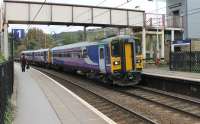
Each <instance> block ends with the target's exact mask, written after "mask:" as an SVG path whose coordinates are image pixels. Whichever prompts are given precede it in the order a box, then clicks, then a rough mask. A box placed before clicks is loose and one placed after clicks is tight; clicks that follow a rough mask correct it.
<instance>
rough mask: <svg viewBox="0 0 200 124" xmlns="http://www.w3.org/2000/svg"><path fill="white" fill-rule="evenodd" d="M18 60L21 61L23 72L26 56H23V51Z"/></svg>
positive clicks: (23, 70)
mask: <svg viewBox="0 0 200 124" xmlns="http://www.w3.org/2000/svg"><path fill="white" fill-rule="evenodd" d="M20 62H21V68H22V72H25V70H26V57H25V55H24V53H22V55H21V57H20Z"/></svg>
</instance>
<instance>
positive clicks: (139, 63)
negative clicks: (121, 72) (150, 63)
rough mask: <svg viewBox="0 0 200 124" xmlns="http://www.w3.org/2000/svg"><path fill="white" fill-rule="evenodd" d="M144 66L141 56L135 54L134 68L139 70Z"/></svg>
mask: <svg viewBox="0 0 200 124" xmlns="http://www.w3.org/2000/svg"><path fill="white" fill-rule="evenodd" d="M143 68H144V62H143V56H142V55H137V56H136V70H137V71H141V70H142V69H143Z"/></svg>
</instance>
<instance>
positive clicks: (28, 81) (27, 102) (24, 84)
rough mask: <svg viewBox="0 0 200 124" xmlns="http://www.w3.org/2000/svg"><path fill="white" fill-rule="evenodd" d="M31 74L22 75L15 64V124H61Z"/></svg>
mask: <svg viewBox="0 0 200 124" xmlns="http://www.w3.org/2000/svg"><path fill="white" fill-rule="evenodd" d="M35 82H36V80H35V79H33V78H32V77H31V75H30V73H29V72H26V73H22V72H21V68H20V66H19V65H18V64H15V83H16V84H17V86H16V88H17V96H16V97H17V99H16V100H17V101H16V117H15V119H14V124H61V123H60V120H59V119H58V117H57V115H56V113H55V112H54V110H53V109H52V107H51V105H50V104H49V101H48V99H47V98H46V96H45V95H44V93H43V92H42V90H41V89H40V87H39V86H38V85H37V84H36V83H35Z"/></svg>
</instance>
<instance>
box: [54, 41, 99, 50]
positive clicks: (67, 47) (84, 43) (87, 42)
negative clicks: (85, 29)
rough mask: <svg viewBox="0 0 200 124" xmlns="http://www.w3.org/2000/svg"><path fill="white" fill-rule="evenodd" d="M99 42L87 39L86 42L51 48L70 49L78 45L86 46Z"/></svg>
mask: <svg viewBox="0 0 200 124" xmlns="http://www.w3.org/2000/svg"><path fill="white" fill-rule="evenodd" d="M97 44H98V42H89V41H85V42H79V43H73V44H69V45H64V46H58V47H54V48H52V49H51V50H59V49H69V48H77V47H86V46H91V45H97Z"/></svg>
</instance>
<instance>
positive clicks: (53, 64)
mask: <svg viewBox="0 0 200 124" xmlns="http://www.w3.org/2000/svg"><path fill="white" fill-rule="evenodd" d="M138 51H140V50H139V45H138V39H137V38H135V37H134V36H129V35H118V36H114V37H110V38H106V39H103V40H100V41H97V42H87V41H84V42H79V43H74V44H69V45H64V46H57V47H54V48H47V49H39V50H26V51H22V52H21V54H24V55H25V57H26V59H27V61H28V63H30V64H33V65H39V66H42V67H48V68H54V69H62V70H64V71H73V72H78V73H81V74H84V75H86V76H87V77H90V78H98V79H100V80H101V81H102V82H105V83H112V84H115V85H120V86H130V85H136V84H138V83H139V81H140V80H141V70H142V68H143V58H142V55H141V54H139V52H138Z"/></svg>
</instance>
